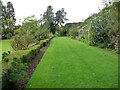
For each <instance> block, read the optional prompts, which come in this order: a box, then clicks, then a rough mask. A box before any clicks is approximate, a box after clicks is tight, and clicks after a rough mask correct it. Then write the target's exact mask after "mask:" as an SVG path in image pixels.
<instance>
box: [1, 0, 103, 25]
mask: <svg viewBox="0 0 120 90" xmlns="http://www.w3.org/2000/svg"><path fill="white" fill-rule="evenodd" d="M8 1H11V2H12V3H13V7H14V9H15V17H16V19H17V24H18V23H19V19H22V20H23V18H26V17H28V16H32V15H35V16H36V18H37V19H39V18H40V14H43V13H44V12H45V11H46V8H47V6H49V5H51V6H52V7H53V11H54V13H55V12H56V11H57V10H60V9H61V8H64V9H65V11H66V12H67V15H66V17H67V18H68V19H69V21H67V23H72V22H81V21H84V20H85V19H86V18H87V17H89V16H90V15H92V14H94V13H98V12H99V11H100V10H99V9H102V8H103V7H104V5H103V3H102V0H2V2H3V5H7V2H8Z"/></svg>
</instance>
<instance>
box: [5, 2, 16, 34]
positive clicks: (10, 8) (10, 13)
mask: <svg viewBox="0 0 120 90" xmlns="http://www.w3.org/2000/svg"><path fill="white" fill-rule="evenodd" d="M6 9H7V19H10V20H9V21H8V22H7V24H8V26H9V27H10V29H9V30H10V32H11V33H12V34H13V30H14V26H15V21H16V19H15V12H14V7H13V4H12V3H11V2H8V3H7V8H6ZM11 20H12V22H11Z"/></svg>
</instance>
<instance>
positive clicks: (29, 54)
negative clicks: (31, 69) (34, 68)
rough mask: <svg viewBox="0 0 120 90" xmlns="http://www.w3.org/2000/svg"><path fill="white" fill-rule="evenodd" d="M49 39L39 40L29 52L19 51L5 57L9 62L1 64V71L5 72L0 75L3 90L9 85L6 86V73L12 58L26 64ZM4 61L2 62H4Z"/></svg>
mask: <svg viewBox="0 0 120 90" xmlns="http://www.w3.org/2000/svg"><path fill="white" fill-rule="evenodd" d="M51 39H52V37H50V38H49V39H45V40H41V41H40V44H38V45H35V46H33V47H30V48H29V50H19V51H16V52H14V53H12V54H10V55H8V56H6V57H5V58H9V62H7V63H5V62H4V63H2V71H4V69H5V71H4V72H3V73H2V79H3V83H2V85H3V88H6V87H7V88H8V87H9V85H7V81H8V78H7V77H8V76H7V75H8V74H7V73H8V70H9V69H10V67H11V62H12V61H13V58H14V57H17V58H20V59H21V60H22V62H23V63H28V62H30V61H31V60H32V59H33V58H34V57H35V56H36V55H37V53H39V52H40V48H42V47H43V46H46V45H47V43H48V42H49V41H50V40H51ZM5 58H4V59H5ZM4 59H3V60H2V61H4Z"/></svg>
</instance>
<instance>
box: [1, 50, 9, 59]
mask: <svg viewBox="0 0 120 90" xmlns="http://www.w3.org/2000/svg"><path fill="white" fill-rule="evenodd" d="M9 54H11V52H10V51H8V53H6V52H4V53H3V54H2V59H3V58H5V57H6V56H8V55H9Z"/></svg>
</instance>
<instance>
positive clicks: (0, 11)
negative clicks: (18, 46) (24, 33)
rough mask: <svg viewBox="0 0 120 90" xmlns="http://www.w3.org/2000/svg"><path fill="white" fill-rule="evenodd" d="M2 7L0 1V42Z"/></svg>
mask: <svg viewBox="0 0 120 90" xmlns="http://www.w3.org/2000/svg"><path fill="white" fill-rule="evenodd" d="M2 6H3V5H2V1H1V0H0V40H1V38H2V37H1V34H2V33H1V27H2V26H1V25H2V23H1V22H2V21H1V20H2Z"/></svg>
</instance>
